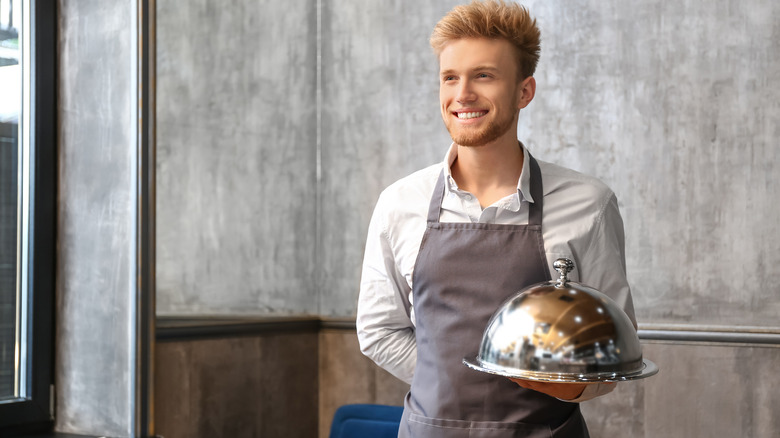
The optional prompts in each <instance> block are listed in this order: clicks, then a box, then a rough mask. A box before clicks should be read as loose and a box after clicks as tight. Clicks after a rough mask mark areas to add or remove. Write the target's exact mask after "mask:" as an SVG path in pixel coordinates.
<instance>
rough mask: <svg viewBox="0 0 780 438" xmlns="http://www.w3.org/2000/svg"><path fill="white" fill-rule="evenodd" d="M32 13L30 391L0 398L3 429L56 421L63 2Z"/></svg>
mask: <svg viewBox="0 0 780 438" xmlns="http://www.w3.org/2000/svg"><path fill="white" fill-rule="evenodd" d="M26 6H28V11H29V12H28V13H29V15H30V19H29V21H27V23H28V24H29V27H30V31H29V35H30V40H31V41H30V43H29V44H30V51H29V53H30V55H29V56H30V63H29V70H30V71H29V72H23V74H25V75H27V74H29V75H30V80H29V84H30V99H29V102H30V135H29V138H30V149H29V156H30V169H29V172H30V177H29V181H30V186H29V191H30V204H29V209H30V211H29V233H28V239H29V257H28V260H27V262H28V272H27V284H28V290H27V291H26V292H27V294H28V295H27V296H28V306H27V309H25V310H26V311H27V315H26V330H27V333H28V337H27V339H26V342H27V343H28V344H27V360H26V363H25V364H24V365H25V366H26V367H27V369H26V373H23V376H24V377H25V382H23V384H25V385H26V387H27V388H28V391H27V394H26V397H24V398H19V399H16V400H9V401H4V402H2V403H0V435H3V436H8V434H21V433H27V432H31V433H32V432H42V431H47V430H51V429H52V428H53V425H54V409H53V406H54V397H55V395H54V391H53V390H52V389H53V388H54V386H53V385H54V335H55V333H54V327H55V324H54V318H55V313H54V303H55V287H56V265H57V253H56V250H57V240H56V239H57V175H58V169H57V152H58V148H57V131H58V127H57V4H56V2H54V1H50V0H30V1H29V2H28V3H26Z"/></svg>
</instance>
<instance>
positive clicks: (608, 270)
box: [579, 193, 637, 329]
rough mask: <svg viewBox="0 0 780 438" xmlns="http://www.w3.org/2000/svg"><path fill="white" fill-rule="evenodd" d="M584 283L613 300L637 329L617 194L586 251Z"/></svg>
mask: <svg viewBox="0 0 780 438" xmlns="http://www.w3.org/2000/svg"><path fill="white" fill-rule="evenodd" d="M579 263H581V264H582V269H580V282H581V283H583V284H586V285H589V286H592V287H594V288H596V289H598V290H599V291H601V292H602V293H604V294H606V295H608V296H609V297H610V298H612V299H613V300H614V301H615V302H616V303H617V304H618V305H619V306H620V307H621V308H622V309H623V310H624V311H625V312H626V314H627V315H628V317H629V319H631V322H632V323H633V324H634V328H635V329H636V328H637V323H636V316H635V315H634V303H633V300H632V298H631V288H630V287H629V285H628V279H627V277H626V250H625V234H624V231H623V219H622V217H621V216H620V210H619V208H618V201H617V198H616V197H615V195H614V193H613V194H611V195H610V196H609V197H608V198H607V200H606V202H605V203H604V205H603V206H602V208H601V210H600V213H599V216H598V217H597V220H596V223H595V225H594V229H593V233H592V234H591V237H590V244H589V245H588V246H587V247H586V249H585V254H584V257H582V258H581V259H580V260H579Z"/></svg>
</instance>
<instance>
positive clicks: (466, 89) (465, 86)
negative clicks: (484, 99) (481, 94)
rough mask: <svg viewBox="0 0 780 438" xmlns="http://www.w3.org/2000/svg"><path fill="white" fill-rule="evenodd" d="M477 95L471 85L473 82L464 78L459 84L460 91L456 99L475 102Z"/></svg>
mask: <svg viewBox="0 0 780 438" xmlns="http://www.w3.org/2000/svg"><path fill="white" fill-rule="evenodd" d="M476 98H477V95H476V94H475V93H474V89H473V87H472V86H471V82H470V81H468V80H462V81H460V83H459V84H458V93H457V95H456V97H455V100H457V101H458V103H466V102H473V101H474V100H476Z"/></svg>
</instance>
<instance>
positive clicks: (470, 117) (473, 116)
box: [458, 111, 486, 119]
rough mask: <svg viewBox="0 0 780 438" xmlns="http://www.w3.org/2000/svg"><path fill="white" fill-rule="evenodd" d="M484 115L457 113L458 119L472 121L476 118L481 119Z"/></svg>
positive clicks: (479, 113)
mask: <svg viewBox="0 0 780 438" xmlns="http://www.w3.org/2000/svg"><path fill="white" fill-rule="evenodd" d="M485 114H486V113H485V112H484V111H479V112H472V113H458V118H459V119H474V118H476V117H482V116H484V115H485Z"/></svg>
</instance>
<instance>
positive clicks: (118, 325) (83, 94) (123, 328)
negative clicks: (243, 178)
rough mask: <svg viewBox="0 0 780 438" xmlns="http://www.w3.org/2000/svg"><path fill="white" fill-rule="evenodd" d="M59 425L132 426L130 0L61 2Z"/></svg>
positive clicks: (102, 429)
mask: <svg viewBox="0 0 780 438" xmlns="http://www.w3.org/2000/svg"><path fill="white" fill-rule="evenodd" d="M58 7H59V15H60V20H59V27H60V29H59V35H60V38H59V64H60V67H61V68H60V75H59V84H58V86H59V90H60V92H59V217H58V257H57V315H56V316H57V337H56V349H57V351H56V373H55V374H56V376H55V383H56V388H57V392H56V406H57V413H56V424H55V427H56V430H57V431H60V432H70V433H77V434H91V435H100V436H103V435H106V436H112V437H128V436H132V435H133V433H134V430H135V424H134V418H135V417H134V408H135V407H134V403H135V389H134V384H135V380H134V378H135V375H134V373H133V369H134V366H135V360H136V350H135V348H136V343H135V338H134V336H135V317H136V314H135V309H136V305H135V285H136V283H135V274H136V264H135V263H136V251H135V249H136V244H135V218H136V215H137V210H136V206H137V204H136V202H137V198H136V192H135V186H136V179H135V171H136V163H137V160H136V152H137V151H136V148H137V143H136V141H137V137H136V126H135V117H134V116H135V110H134V108H135V106H134V105H135V103H134V100H135V94H134V89H135V79H134V75H133V72H134V71H135V68H136V66H135V61H134V56H135V50H134V46H133V41H134V36H135V28H136V27H135V22H134V20H133V13H134V7H135V3H134V2H129V1H122V0H116V1H103V0H94V1H75V2H68V1H60V2H59V4H58Z"/></svg>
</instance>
